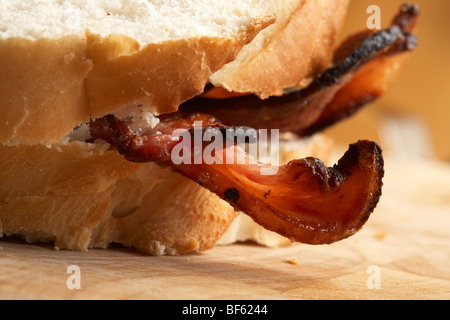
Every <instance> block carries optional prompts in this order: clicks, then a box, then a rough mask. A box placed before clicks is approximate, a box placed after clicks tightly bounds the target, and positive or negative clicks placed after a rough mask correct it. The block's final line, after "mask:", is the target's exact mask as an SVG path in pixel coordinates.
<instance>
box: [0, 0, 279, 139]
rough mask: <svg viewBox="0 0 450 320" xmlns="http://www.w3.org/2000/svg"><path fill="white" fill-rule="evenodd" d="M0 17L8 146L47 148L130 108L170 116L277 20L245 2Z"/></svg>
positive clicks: (103, 5)
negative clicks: (80, 127)
mask: <svg viewBox="0 0 450 320" xmlns="http://www.w3.org/2000/svg"><path fill="white" fill-rule="evenodd" d="M86 9H88V10H86ZM0 15H1V16H0V142H2V143H7V144H10V145H12V144H20V143H44V144H50V143H52V142H54V141H55V140H56V139H58V138H61V137H64V136H65V135H67V134H68V133H69V132H70V131H71V130H72V129H73V128H74V127H76V126H77V125H79V124H81V123H83V122H88V121H89V119H90V118H96V117H101V116H103V115H105V114H107V113H111V112H114V111H116V110H118V109H120V108H123V107H124V106H126V105H128V104H134V105H141V104H142V105H143V107H144V108H146V109H147V110H152V111H153V112H154V113H169V112H173V111H175V110H177V108H178V106H179V104H180V103H182V102H184V101H185V100H188V99H190V98H192V97H194V96H196V95H198V94H200V93H202V91H203V89H204V86H205V83H206V82H207V81H208V78H209V77H210V75H211V74H212V73H214V72H215V71H217V70H219V69H220V68H221V67H222V66H223V65H224V64H226V63H228V62H230V61H232V60H234V59H235V57H236V55H237V54H238V53H239V51H240V50H241V49H242V47H243V46H244V45H246V44H248V43H249V42H250V41H251V40H252V39H253V38H254V37H255V36H256V35H257V34H258V32H259V31H260V30H262V29H263V28H265V27H267V26H268V25H270V24H272V23H274V22H275V19H276V17H275V15H274V14H272V13H265V12H263V11H262V10H260V9H259V7H258V5H257V4H255V3H254V1H253V0H239V1H237V0H233V1H227V0H222V1H219V0H202V1H194V0H189V1H181V0H180V1H177V0H172V1H158V0H152V1H144V0H134V1H114V2H111V1H105V0H101V1H100V0H89V1H88V0H85V1H37V2H36V1H31V0H25V1H24V0H16V1H1V2H0ZM72 22H73V23H72Z"/></svg>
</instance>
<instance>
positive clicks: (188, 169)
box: [91, 114, 384, 244]
mask: <svg viewBox="0 0 450 320" xmlns="http://www.w3.org/2000/svg"><path fill="white" fill-rule="evenodd" d="M196 121H202V122H203V123H204V127H203V129H202V132H206V131H207V130H208V129H218V130H219V131H220V132H223V129H226V127H224V126H223V125H222V124H220V123H219V122H218V121H217V120H215V119H214V118H213V117H212V116H209V115H205V114H184V115H183V116H180V114H178V115H177V116H170V115H169V116H167V117H163V118H162V119H161V122H160V123H159V124H158V125H157V126H156V127H155V128H153V129H150V130H148V131H147V132H146V133H145V135H143V136H141V135H138V134H136V133H135V132H133V130H131V129H130V127H129V125H128V124H127V123H126V122H125V121H122V120H119V119H117V118H116V117H115V116H113V115H108V116H105V117H104V118H102V119H99V120H96V121H95V122H93V123H91V135H92V136H93V137H94V139H98V138H101V139H104V140H106V141H107V142H109V143H110V144H111V145H112V146H113V147H115V148H116V149H117V150H118V151H119V153H121V154H123V155H124V156H125V158H126V159H128V160H130V161H138V162H142V161H144V162H145V161H152V162H156V163H158V164H160V165H162V166H170V167H171V168H173V170H175V171H176V172H178V173H180V174H182V175H184V176H185V177H187V178H189V179H192V180H194V181H196V182H197V183H199V184H200V185H202V186H203V187H205V188H207V189H209V190H210V191H212V192H214V193H215V194H217V195H218V196H220V197H221V198H222V199H224V200H226V201H228V202H229V203H230V204H231V205H232V206H234V207H235V208H236V209H238V210H241V211H243V212H245V213H247V214H248V215H249V216H250V217H252V218H253V219H254V220H255V221H256V222H257V223H259V224H260V225H262V226H263V227H265V228H266V229H268V230H272V231H275V232H277V233H279V234H281V235H284V236H285V237H287V238H289V239H291V240H293V241H297V242H302V243H308V244H328V243H332V242H335V241H338V240H342V239H344V238H347V237H349V236H351V235H352V234H354V233H355V232H357V231H358V230H359V229H360V228H361V227H362V226H363V225H364V223H365V222H366V221H367V219H368V217H369V215H370V213H371V212H372V211H373V209H374V208H375V206H376V205H377V203H378V200H379V197H380V196H381V187H382V178H383V175H384V171H383V158H382V154H381V150H380V148H379V146H378V145H377V144H376V143H374V142H370V141H360V142H358V143H356V144H354V145H351V146H350V149H349V151H348V152H347V153H346V154H345V155H344V156H343V157H342V158H341V160H339V162H338V163H337V165H335V166H334V167H330V168H329V167H326V166H325V165H324V164H323V163H322V161H320V160H318V159H314V158H306V159H302V160H295V161H292V162H290V163H288V164H287V165H284V166H281V167H279V168H277V169H276V174H274V175H261V168H263V167H265V166H266V165H264V164H261V163H258V162H256V161H255V160H252V159H250V158H249V157H248V155H247V154H246V153H245V152H244V150H242V149H241V148H240V147H239V146H237V145H232V146H231V147H228V148H227V146H226V144H225V143H224V146H223V148H222V149H221V150H219V151H218V152H216V154H215V156H216V157H218V158H219V159H221V161H215V162H214V163H212V164H205V163H201V164H195V159H192V160H191V161H190V163H189V164H186V163H180V164H175V163H174V162H173V161H172V158H171V154H172V150H173V148H174V147H175V146H176V145H178V144H179V143H180V141H174V139H173V130H174V128H177V129H186V130H191V129H192V128H194V124H195V122H196ZM223 141H224V142H225V141H226V140H225V139H224V140H223ZM191 142H192V140H190V141H189V143H191ZM189 147H190V145H189ZM230 149H231V150H230ZM201 151H203V150H201ZM227 152H230V154H232V155H233V157H235V159H234V161H233V163H232V164H226V157H227V154H226V153H227ZM200 154H203V152H200ZM192 157H195V154H194V153H192ZM239 163H243V164H239Z"/></svg>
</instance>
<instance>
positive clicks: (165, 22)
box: [0, 0, 262, 44]
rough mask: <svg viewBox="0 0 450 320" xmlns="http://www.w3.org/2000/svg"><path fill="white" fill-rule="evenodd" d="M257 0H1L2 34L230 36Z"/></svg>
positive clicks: (254, 12)
mask: <svg viewBox="0 0 450 320" xmlns="http://www.w3.org/2000/svg"><path fill="white" fill-rule="evenodd" d="M254 3H255V2H254V1H253V0H202V1H197V0H170V1H167V0H133V1H125V0H115V1H109V0H77V1H73V0H72V1H46V0H40V1H29V0H8V1H1V2H0V21H1V22H0V38H2V39H7V38H9V37H23V38H27V39H31V40H36V39H40V38H55V37H57V38H59V37H61V36H64V35H69V34H78V35H84V34H85V33H86V31H87V30H89V31H91V32H94V33H97V34H100V35H109V34H125V35H127V36H129V37H132V38H135V39H136V40H138V41H139V42H140V43H141V44H145V43H158V42H162V41H167V40H177V39H185V38H191V37H198V36H212V37H215V36H225V37H226V36H229V35H230V34H233V33H236V32H239V31H240V30H239V28H240V27H241V26H242V25H243V24H245V23H246V21H248V17H249V16H253V17H256V16H258V15H259V14H261V12H262V11H261V10H259V9H258V8H257V7H256V6H255V5H254ZM24 12H26V13H27V14H23V13H24ZM149 30H151V32H149Z"/></svg>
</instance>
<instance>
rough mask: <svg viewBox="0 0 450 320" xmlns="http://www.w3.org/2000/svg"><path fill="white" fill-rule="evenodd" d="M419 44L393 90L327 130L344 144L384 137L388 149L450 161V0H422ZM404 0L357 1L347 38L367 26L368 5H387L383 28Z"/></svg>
mask: <svg viewBox="0 0 450 320" xmlns="http://www.w3.org/2000/svg"><path fill="white" fill-rule="evenodd" d="M415 2H416V3H418V4H419V5H420V12H421V15H420V20H419V31H418V39H419V46H418V47H417V49H416V50H415V51H414V52H413V53H412V54H411V57H410V59H409V61H408V64H407V65H406V66H405V67H404V69H403V70H402V72H401V73H400V76H399V77H398V78H397V79H396V81H395V82H394V84H393V85H392V86H391V87H390V90H389V91H388V93H387V94H386V95H385V96H384V97H383V98H381V99H380V100H378V101H377V102H375V103H372V104H371V105H369V106H366V107H365V108H364V109H363V110H361V111H360V112H359V113H358V114H357V115H356V116H354V117H353V118H351V119H349V120H346V121H344V122H342V123H340V124H338V125H336V126H334V127H333V128H331V129H329V130H327V131H326V133H328V134H329V135H331V136H332V137H333V138H335V140H336V141H337V142H338V143H339V144H343V146H346V145H348V144H349V143H353V142H355V141H357V140H359V139H371V140H375V141H377V142H379V144H380V145H381V147H382V148H383V149H384V151H385V152H386V153H389V154H391V155H395V156H398V157H404V158H408V159H411V158H419V159H422V158H434V159H439V160H444V161H448V162H450V18H449V16H450V0H416V1H415ZM402 3H404V1H400V0H378V1H377V0H352V1H351V4H350V10H349V13H348V18H347V22H346V25H345V27H344V30H343V33H342V37H343V38H344V37H345V36H346V35H348V34H349V33H351V32H355V31H358V30H362V28H366V21H367V19H368V18H369V16H370V14H367V13H366V11H367V8H368V7H369V6H370V5H378V6H379V7H380V8H381V19H382V27H385V26H388V25H389V23H390V21H391V20H392V18H393V16H394V15H395V14H396V13H397V12H398V9H399V8H400V6H401V4H402Z"/></svg>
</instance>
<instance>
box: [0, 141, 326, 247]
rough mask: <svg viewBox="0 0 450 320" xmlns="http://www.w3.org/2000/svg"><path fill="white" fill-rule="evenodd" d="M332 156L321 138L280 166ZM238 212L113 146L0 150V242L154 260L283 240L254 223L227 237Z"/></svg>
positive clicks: (286, 154)
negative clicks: (119, 250) (132, 252)
mask: <svg viewBox="0 0 450 320" xmlns="http://www.w3.org/2000/svg"><path fill="white" fill-rule="evenodd" d="M329 150H330V144H329V140H328V139H327V138H325V137H323V136H316V137H314V138H312V139H308V140H304V141H291V142H286V143H281V144H280V156H281V159H280V161H282V162H286V161H287V160H288V158H291V157H295V158H298V157H301V156H303V155H308V156H317V157H322V158H325V157H326V156H327V154H328V152H329ZM289 160H290V159H289ZM239 214H240V213H239V212H235V211H234V209H233V208H232V207H231V206H230V205H229V204H228V203H227V202H225V201H224V200H222V199H220V198H219V197H218V196H216V195H215V194H213V193H211V192H210V191H208V190H207V189H205V188H203V187H200V186H199V185H198V184H197V183H195V182H193V181H191V180H189V179H186V178H184V177H182V176H181V175H179V174H177V173H174V172H172V171H171V170H170V169H163V168H160V167H158V166H157V165H156V164H154V163H147V164H141V163H131V162H128V161H126V160H124V159H123V157H122V156H120V155H118V154H117V152H115V151H111V150H109V149H108V145H107V144H89V143H82V142H66V143H61V144H59V145H53V146H51V147H46V146H43V145H21V146H4V145H0V227H1V228H0V236H1V235H5V236H10V235H17V236H20V237H23V238H25V239H26V240H27V241H30V242H50V243H54V245H55V246H56V247H58V248H60V249H67V250H78V251H85V250H87V249H88V248H106V247H108V245H109V244H111V243H120V244H123V245H125V246H130V247H135V248H137V249H138V250H140V251H141V252H143V253H145V254H151V255H165V254H172V255H173V254H183V253H187V252H192V251H202V250H207V249H210V248H212V247H213V246H214V245H216V244H217V242H218V241H219V240H220V243H232V242H236V241H244V240H246V241H247V240H251V241H256V242H258V243H260V244H264V245H268V246H275V245H280V244H283V241H285V240H283V238H282V237H280V236H278V235H275V234H273V233H272V232H269V231H266V230H263V229H262V228H261V227H259V226H258V225H256V224H255V223H253V224H251V223H248V222H247V224H245V225H244V224H241V225H239V224H237V223H235V224H233V225H232V227H231V228H232V229H230V230H229V231H227V234H226V235H225V236H224V234H225V232H226V230H227V229H228V228H229V227H230V225H231V223H232V222H233V219H234V218H235V217H236V216H239ZM240 215H242V214H240ZM238 219H239V220H238V222H239V221H240V220H241V219H243V218H241V217H240V218H238ZM244 219H245V218H244Z"/></svg>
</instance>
